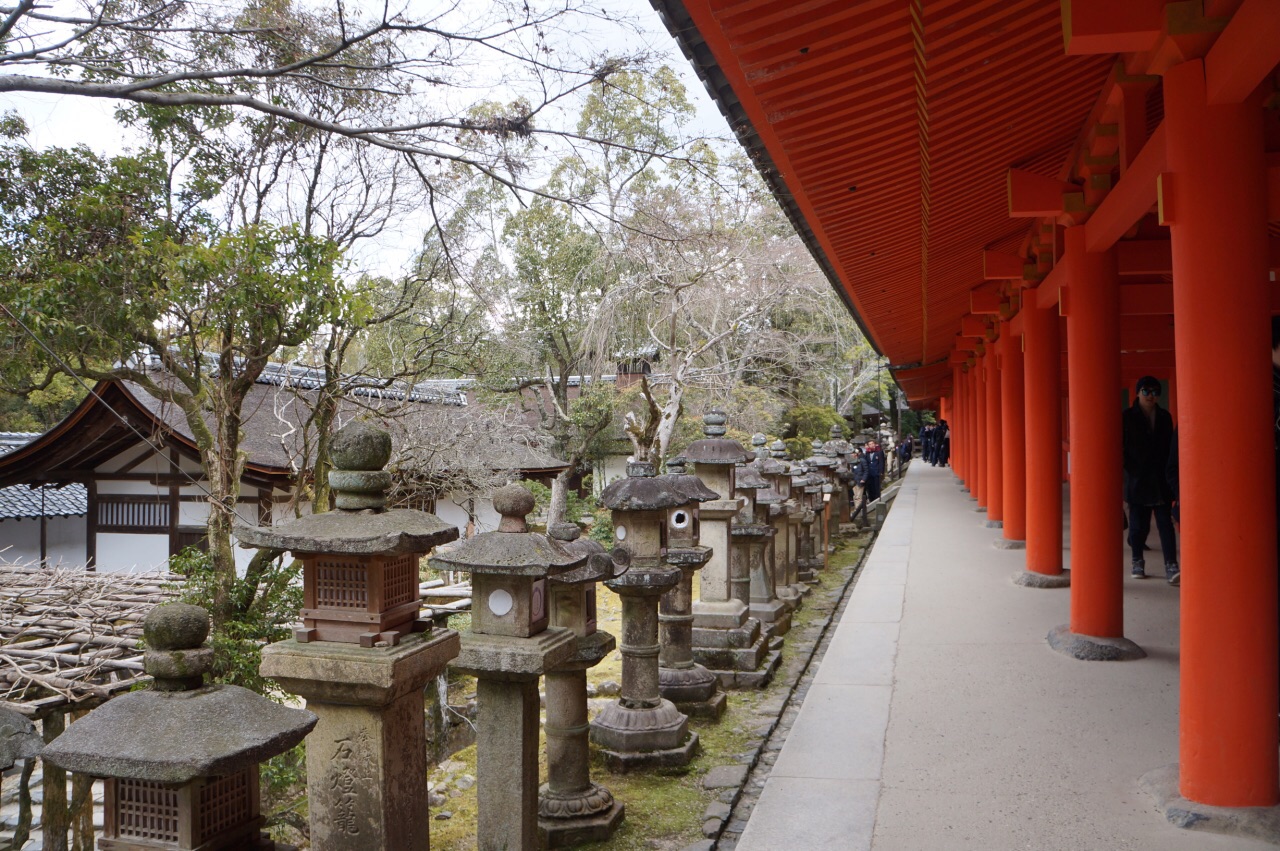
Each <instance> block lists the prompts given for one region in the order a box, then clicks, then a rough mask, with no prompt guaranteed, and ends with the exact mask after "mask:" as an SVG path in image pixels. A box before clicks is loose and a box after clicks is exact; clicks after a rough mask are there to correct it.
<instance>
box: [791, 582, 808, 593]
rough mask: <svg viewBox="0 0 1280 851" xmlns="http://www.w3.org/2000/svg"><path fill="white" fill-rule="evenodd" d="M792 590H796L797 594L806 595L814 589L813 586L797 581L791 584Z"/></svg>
mask: <svg viewBox="0 0 1280 851" xmlns="http://www.w3.org/2000/svg"><path fill="white" fill-rule="evenodd" d="M791 590H792V591H795V592H796V595H797V596H800V597H804V596H805V595H807V594H809V593H810V592H812V591H813V587H812V586H810V585H807V584H805V583H803V582H797V583H796V584H794V585H792V586H791Z"/></svg>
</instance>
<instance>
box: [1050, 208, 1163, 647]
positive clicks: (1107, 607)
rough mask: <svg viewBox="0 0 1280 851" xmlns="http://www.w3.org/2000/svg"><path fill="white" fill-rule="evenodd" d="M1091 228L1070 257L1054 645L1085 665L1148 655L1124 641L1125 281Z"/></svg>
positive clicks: (1074, 241)
mask: <svg viewBox="0 0 1280 851" xmlns="http://www.w3.org/2000/svg"><path fill="white" fill-rule="evenodd" d="M1084 230H1085V229H1084V227H1083V226H1077V227H1072V228H1068V229H1067V230H1066V233H1065V242H1064V247H1065V254H1064V255H1063V262H1065V263H1066V264H1067V269H1066V272H1067V287H1066V289H1065V291H1064V292H1063V294H1062V298H1063V299H1065V302H1064V303H1065V306H1066V313H1067V384H1068V389H1069V392H1070V396H1071V407H1070V416H1071V460H1072V469H1071V623H1070V632H1071V635H1070V636H1067V635H1065V634H1063V633H1062V632H1061V630H1055V632H1054V633H1051V634H1050V641H1051V643H1053V644H1054V647H1055V648H1057V649H1059V650H1063V651H1065V652H1068V653H1070V655H1073V656H1076V657H1077V658H1081V659H1101V658H1106V659H1123V658H1138V657H1140V656H1143V655H1145V654H1144V653H1143V652H1142V650H1141V648H1139V647H1138V646H1137V645H1136V644H1134V643H1133V642H1131V641H1126V640H1125V639H1124V598H1123V589H1124V584H1123V583H1124V573H1123V571H1122V568H1123V566H1124V564H1123V561H1124V560H1123V555H1124V553H1123V543H1124V538H1123V534H1122V530H1121V525H1122V519H1123V514H1122V511H1121V507H1120V505H1121V502H1122V493H1121V472H1122V470H1123V459H1122V456H1121V451H1120V449H1121V447H1120V441H1121V437H1120V413H1121V410H1120V399H1119V396H1118V395H1117V393H1116V388H1117V387H1119V386H1120V277H1119V275H1118V273H1117V271H1116V259H1115V252H1114V251H1106V252H1102V253H1091V252H1088V251H1086V250H1085V233H1084ZM1055 637H1056V639H1057V640H1056V641H1055ZM1082 637H1084V638H1082ZM1063 639H1067V640H1066V641H1064V640H1063ZM1092 639H1106V640H1105V641H1096V640H1092Z"/></svg>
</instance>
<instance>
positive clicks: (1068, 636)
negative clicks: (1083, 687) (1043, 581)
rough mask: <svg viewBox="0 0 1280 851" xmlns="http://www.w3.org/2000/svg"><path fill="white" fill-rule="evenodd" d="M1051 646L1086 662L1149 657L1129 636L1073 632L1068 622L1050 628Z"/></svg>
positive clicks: (1126, 660) (1049, 638)
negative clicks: (1114, 636)
mask: <svg viewBox="0 0 1280 851" xmlns="http://www.w3.org/2000/svg"><path fill="white" fill-rule="evenodd" d="M1048 640H1049V646H1050V647H1052V648H1053V649H1054V650H1057V651H1058V652H1059V653H1061V654H1063V655H1064V656H1070V657H1071V658H1073V659H1080V660H1081V661H1084V662H1128V661H1130V660H1133V659H1145V658H1147V651H1145V650H1143V649H1142V648H1141V647H1139V646H1138V645H1137V644H1134V643H1133V642H1132V641H1130V640H1129V639H1127V638H1099V637H1098V636H1096V635H1081V634H1080V633H1077V632H1072V631H1071V628H1070V627H1068V626H1067V625H1066V624H1063V625H1062V626H1059V627H1054V628H1053V629H1051V630H1049V635H1048Z"/></svg>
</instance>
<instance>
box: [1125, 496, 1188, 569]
mask: <svg viewBox="0 0 1280 851" xmlns="http://www.w3.org/2000/svg"><path fill="white" fill-rule="evenodd" d="M1152 512H1155V515H1156V530H1157V531H1158V532H1159V533H1160V550H1161V552H1163V554H1164V563H1165V564H1166V565H1172V564H1177V563H1178V541H1177V538H1176V537H1174V534H1173V517H1172V516H1171V515H1170V514H1169V506H1168V505H1163V504H1162V505H1132V504H1131V505H1130V506H1129V548H1130V549H1131V550H1133V560H1134V561H1142V560H1143V555H1142V548H1143V545H1144V544H1146V542H1147V534H1148V533H1150V531H1151V514H1152Z"/></svg>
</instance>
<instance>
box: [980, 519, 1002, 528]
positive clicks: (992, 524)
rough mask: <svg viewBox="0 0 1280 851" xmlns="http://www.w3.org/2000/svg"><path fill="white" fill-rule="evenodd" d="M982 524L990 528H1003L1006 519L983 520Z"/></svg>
mask: <svg viewBox="0 0 1280 851" xmlns="http://www.w3.org/2000/svg"><path fill="white" fill-rule="evenodd" d="M982 525H983V526H985V527H986V528H988V529H1003V528H1004V521H1003V520H983V521H982Z"/></svg>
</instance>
